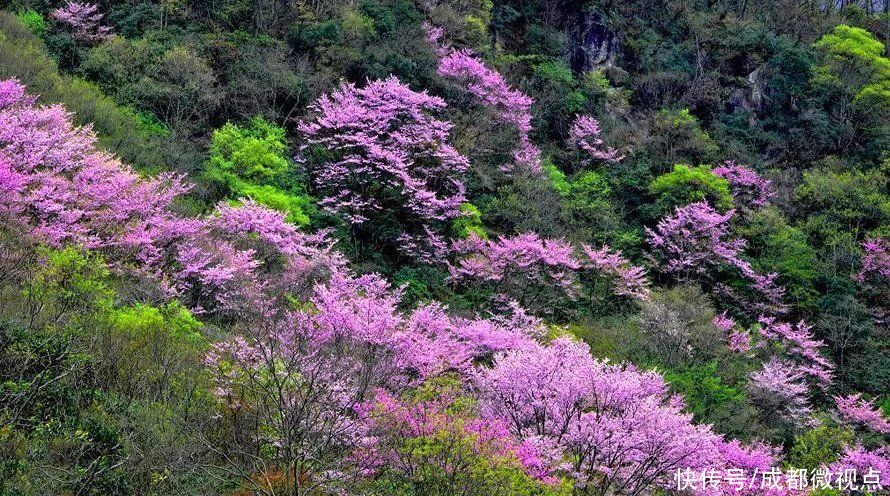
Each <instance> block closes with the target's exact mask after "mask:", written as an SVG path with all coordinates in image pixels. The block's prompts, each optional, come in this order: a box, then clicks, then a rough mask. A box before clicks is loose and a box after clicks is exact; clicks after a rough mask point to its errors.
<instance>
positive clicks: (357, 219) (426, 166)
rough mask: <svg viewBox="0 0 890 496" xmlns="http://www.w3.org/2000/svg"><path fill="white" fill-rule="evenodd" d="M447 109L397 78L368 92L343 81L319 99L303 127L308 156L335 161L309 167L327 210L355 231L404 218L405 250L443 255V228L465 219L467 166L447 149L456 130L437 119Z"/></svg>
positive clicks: (375, 83)
mask: <svg viewBox="0 0 890 496" xmlns="http://www.w3.org/2000/svg"><path fill="white" fill-rule="evenodd" d="M444 107H445V102H444V101H443V100H442V99H441V98H438V97H435V96H430V95H428V94H427V93H426V92H415V91H412V90H411V89H410V88H408V87H407V86H405V85H404V84H402V83H401V82H400V81H399V80H398V79H397V78H396V77H394V76H392V77H389V78H387V79H385V80H379V81H372V82H369V83H368V84H367V85H366V86H365V87H364V88H357V87H356V86H355V85H353V84H348V83H344V84H342V85H341V86H340V88H339V89H337V90H336V91H334V92H332V93H331V94H328V95H323V96H322V97H320V98H319V99H318V100H316V101H315V102H314V103H313V104H312V105H311V106H310V109H309V110H310V112H311V113H312V118H310V119H309V120H307V121H305V122H303V123H301V124H300V126H299V129H300V132H301V133H302V134H303V136H304V138H305V140H306V145H305V146H304V147H303V150H304V151H307V149H309V148H312V147H320V148H323V149H324V150H325V153H326V154H328V155H330V157H329V158H325V159H324V160H323V161H322V163H318V164H310V165H311V167H310V175H311V177H312V181H313V184H314V185H315V187H316V188H317V189H318V191H319V192H320V193H321V194H322V195H323V197H322V199H321V201H320V203H321V205H322V206H323V207H324V208H325V209H327V210H328V211H330V212H332V213H336V214H339V215H341V216H342V217H343V218H344V219H345V220H346V221H347V222H349V223H351V224H355V225H358V224H362V223H364V222H366V221H368V220H369V219H372V218H376V217H378V216H380V215H383V214H385V215H387V216H390V217H394V218H400V219H402V220H403V225H402V226H401V227H402V229H401V232H402V234H401V237H400V239H399V240H398V242H399V243H398V244H399V246H400V247H401V249H402V250H403V251H405V252H408V253H410V254H415V255H418V256H420V257H421V258H427V259H430V260H432V259H434V258H436V257H441V256H442V255H443V254H444V250H445V245H444V242H443V239H442V235H441V234H440V232H439V231H441V226H440V224H441V223H442V222H444V221H449V220H451V219H454V218H456V217H457V216H458V215H460V210H459V208H460V205H461V203H463V202H464V201H465V200H466V199H465V197H464V184H463V174H464V172H465V171H466V169H467V166H468V162H467V159H466V158H464V157H463V156H462V155H461V154H460V153H459V152H458V151H457V150H456V149H455V148H454V147H452V146H451V145H450V144H449V143H448V135H449V132H450V131H451V124H450V123H449V122H447V121H444V120H440V119H437V118H436V117H435V116H434V115H435V113H436V112H437V111H439V110H441V109H443V108H444Z"/></svg>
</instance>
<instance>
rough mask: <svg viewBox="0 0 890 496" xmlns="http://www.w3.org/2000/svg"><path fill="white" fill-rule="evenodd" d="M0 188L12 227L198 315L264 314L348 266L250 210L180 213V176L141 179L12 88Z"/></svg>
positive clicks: (0, 105)
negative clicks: (272, 299)
mask: <svg viewBox="0 0 890 496" xmlns="http://www.w3.org/2000/svg"><path fill="white" fill-rule="evenodd" d="M0 179H3V181H2V187H0V200H2V204H3V208H2V210H0V214H2V215H3V216H4V221H5V222H6V223H7V225H9V226H18V228H20V229H22V230H24V231H26V232H27V233H29V234H30V235H31V236H33V237H35V238H37V239H38V240H40V241H42V242H44V243H48V244H50V245H55V246H60V245H62V244H75V245H80V246H82V247H84V248H86V249H94V250H100V251H101V252H102V253H103V254H104V255H105V256H106V257H107V259H108V261H109V263H110V264H111V265H112V267H113V268H114V269H115V270H118V271H119V272H121V273H123V274H127V275H130V276H135V277H148V278H151V279H152V280H153V281H154V283H155V284H160V285H161V286H162V287H165V288H166V290H167V292H168V294H167V295H166V296H172V295H177V296H180V297H181V298H183V299H184V300H185V301H186V302H187V303H189V304H190V305H191V307H192V308H193V309H195V310H207V311H210V310H214V311H216V310H219V311H235V310H242V311H244V310H250V309H262V308H264V307H266V306H267V304H266V296H268V295H270V294H276V295H279V297H281V296H282V295H283V294H285V293H286V292H288V291H297V290H300V289H304V290H305V289H308V286H311V282H309V281H310V280H312V279H313V278H314V277H315V276H318V275H320V274H322V273H325V272H327V271H328V270H330V269H331V268H336V267H339V266H341V265H342V263H343V261H342V258H341V257H340V256H339V255H337V254H335V253H333V252H332V251H331V242H330V241H329V240H327V239H326V237H325V236H324V234H320V235H306V234H304V233H300V232H299V231H298V230H297V229H296V227H294V226H293V225H291V224H288V223H287V222H285V221H284V217H283V214H281V213H279V212H274V211H271V210H268V209H266V208H265V207H261V206H259V205H257V204H254V203H252V202H251V201H250V200H245V201H244V202H243V204H242V205H241V206H231V205H226V204H221V205H220V206H219V207H218V208H217V210H216V212H214V213H213V214H211V215H209V216H207V217H206V218H201V219H194V218H183V217H181V216H179V215H177V214H175V213H174V211H173V208H172V207H173V202H174V200H175V198H176V197H177V196H178V195H181V194H183V193H185V192H186V191H188V189H189V187H188V186H186V185H185V184H184V183H183V179H182V177H181V176H178V175H175V174H169V173H164V174H160V175H158V176H156V177H152V178H144V177H142V176H140V175H139V174H137V173H136V172H134V171H133V170H132V169H130V168H129V167H127V166H126V165H124V164H122V163H121V162H120V161H119V160H117V159H116V158H115V157H113V156H112V155H109V154H108V153H105V152H103V151H100V150H97V149H96V136H95V134H93V132H92V131H91V130H90V129H89V128H88V127H83V128H78V127H75V126H74V125H73V124H72V123H71V115H70V114H69V113H68V112H66V111H65V110H64V109H63V108H62V107H60V106H58V105H52V106H39V105H36V103H35V99H34V97H32V96H29V95H27V94H26V92H25V88H24V87H23V86H22V85H21V84H20V83H18V82H17V81H15V80H6V81H2V82H0Z"/></svg>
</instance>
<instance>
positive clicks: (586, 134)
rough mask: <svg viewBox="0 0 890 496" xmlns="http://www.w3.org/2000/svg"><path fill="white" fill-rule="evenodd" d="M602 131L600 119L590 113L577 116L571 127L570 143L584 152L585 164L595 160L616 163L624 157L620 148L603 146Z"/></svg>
mask: <svg viewBox="0 0 890 496" xmlns="http://www.w3.org/2000/svg"><path fill="white" fill-rule="evenodd" d="M601 132H602V131H601V130H600V123H599V121H597V120H596V119H594V118H593V117H591V116H589V115H579V116H577V117H576V118H575V122H573V123H572V127H571V129H569V139H568V145H569V147H572V148H575V149H577V150H580V151H581V152H583V153H584V158H583V163H584V164H585V165H587V164H590V163H591V162H593V161H598V162H608V163H615V162H620V161H621V160H623V159H624V155H620V154H619V153H618V150H616V149H614V148H611V147H609V148H603V140H602V138H600V133H601Z"/></svg>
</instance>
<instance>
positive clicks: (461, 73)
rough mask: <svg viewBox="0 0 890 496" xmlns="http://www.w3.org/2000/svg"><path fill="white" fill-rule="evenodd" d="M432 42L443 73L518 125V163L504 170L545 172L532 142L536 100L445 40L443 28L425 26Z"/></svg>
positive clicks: (476, 58) (516, 126) (468, 52)
mask: <svg viewBox="0 0 890 496" xmlns="http://www.w3.org/2000/svg"><path fill="white" fill-rule="evenodd" d="M425 28H426V29H427V33H428V37H427V39H428V41H429V42H430V44H432V45H433V47H435V49H436V53H437V54H438V55H439V69H438V72H439V75H440V76H443V77H445V78H448V79H451V80H453V81H455V82H457V83H458V84H460V85H462V86H463V87H464V89H465V90H466V91H467V92H469V93H470V94H472V95H473V96H475V97H476V98H478V99H479V101H480V102H481V103H482V105H483V106H485V107H491V108H493V109H494V110H495V112H496V113H497V115H498V116H500V118H501V119H502V120H503V121H504V122H506V123H508V124H510V125H512V126H514V127H515V128H516V131H517V132H518V133H519V144H518V146H517V147H516V149H515V150H514V151H513V159H514V162H515V163H514V164H504V165H503V170H504V171H505V172H506V171H510V170H513V169H514V168H518V169H519V170H526V171H530V172H533V173H540V172H541V170H542V169H541V150H539V149H538V147H537V146H535V145H534V143H532V141H531V138H530V137H529V133H531V130H532V114H531V106H532V104H534V100H533V99H532V98H531V97H530V96H528V95H526V94H524V93H522V92H521V91H518V90H515V89H513V88H511V87H510V85H509V84H508V83H507V81H506V80H505V79H504V76H502V75H501V74H500V73H499V72H497V71H495V70H492V69H490V68H488V67H487V66H486V65H485V63H484V62H482V60H480V59H479V58H478V57H477V56H476V55H475V54H474V53H473V52H472V51H470V50H469V49H464V50H455V49H453V48H451V47H449V46H447V45H446V44H445V43H444V42H443V41H442V37H443V34H444V32H443V30H442V29H441V28H438V27H434V26H431V25H429V24H427V25H425Z"/></svg>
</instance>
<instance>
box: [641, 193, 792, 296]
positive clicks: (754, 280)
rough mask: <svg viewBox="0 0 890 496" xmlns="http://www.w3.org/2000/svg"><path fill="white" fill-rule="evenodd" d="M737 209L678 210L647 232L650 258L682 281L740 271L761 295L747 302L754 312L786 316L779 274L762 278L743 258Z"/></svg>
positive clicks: (703, 206) (700, 205) (701, 206)
mask: <svg viewBox="0 0 890 496" xmlns="http://www.w3.org/2000/svg"><path fill="white" fill-rule="evenodd" d="M733 215H735V211H734V210H729V211H727V212H726V213H721V212H719V211H717V210H716V209H714V207H712V206H710V205H709V204H708V203H707V202H703V201H702V202H695V203H690V204H689V205H686V206H683V207H677V209H676V210H675V211H674V213H673V214H672V215H668V216H666V217H664V218H662V219H661V220H660V221H658V225H657V226H656V227H655V229H649V228H647V229H646V235H647V237H648V240H649V244H650V246H651V247H652V252H651V254H650V256H651V259H652V261H653V263H654V264H655V265H656V267H658V269H659V270H660V271H661V272H663V273H665V274H668V275H671V276H673V277H675V278H677V279H678V280H679V281H686V280H690V279H694V280H699V281H708V280H709V278H712V277H713V276H714V275H715V274H716V273H717V272H719V270H720V269H721V267H729V268H733V269H736V270H738V271H739V272H740V273H741V274H742V275H743V276H744V277H745V278H746V279H748V281H749V287H748V288H749V289H750V290H751V291H752V292H753V293H754V294H756V295H757V297H756V298H755V299H754V300H748V301H747V302H743V303H745V304H746V305H747V306H748V307H749V310H751V311H752V312H763V311H765V312H768V313H782V312H783V311H784V310H785V305H784V303H783V302H782V299H783V297H784V294H785V290H784V288H782V287H781V286H779V285H778V284H776V282H775V279H776V277H777V274H775V273H770V274H759V273H757V272H756V271H755V270H754V268H753V267H752V266H751V264H750V262H748V261H747V260H745V259H744V258H742V257H743V254H744V253H743V250H744V248H745V244H746V243H745V240H744V239H742V238H737V237H733V236H732V235H731V234H730V229H729V228H730V224H729V223H730V220H731V219H732V218H733Z"/></svg>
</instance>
